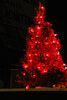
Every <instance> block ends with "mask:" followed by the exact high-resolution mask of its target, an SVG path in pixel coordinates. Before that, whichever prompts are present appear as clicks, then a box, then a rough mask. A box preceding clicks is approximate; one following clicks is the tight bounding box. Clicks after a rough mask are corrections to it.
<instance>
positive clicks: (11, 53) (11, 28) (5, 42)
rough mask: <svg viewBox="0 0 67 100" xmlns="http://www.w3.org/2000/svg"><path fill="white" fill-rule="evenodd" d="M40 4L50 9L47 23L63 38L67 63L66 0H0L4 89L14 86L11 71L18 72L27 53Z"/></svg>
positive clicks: (0, 69) (0, 72)
mask: <svg viewBox="0 0 67 100" xmlns="http://www.w3.org/2000/svg"><path fill="white" fill-rule="evenodd" d="M39 1H41V2H42V4H43V5H44V6H45V7H46V12H45V13H46V20H47V21H49V22H51V23H52V24H53V29H54V31H55V32H56V33H57V34H58V38H60V43H61V50H60V53H61V55H62V57H63V61H64V62H65V63H67V37H66V36H67V15H66V13H67V6H66V0H63V1H61V0H0V80H1V81H2V82H3V83H4V85H3V86H2V87H4V88H7V87H10V86H9V82H10V69H18V68H19V66H20V58H21V57H23V56H24V54H25V52H24V51H23V49H25V48H26V41H25V37H26V36H27V28H28V27H29V26H30V25H31V24H33V18H34V16H35V9H34V8H36V7H37V6H38V2H39ZM0 87H1V86H0Z"/></svg>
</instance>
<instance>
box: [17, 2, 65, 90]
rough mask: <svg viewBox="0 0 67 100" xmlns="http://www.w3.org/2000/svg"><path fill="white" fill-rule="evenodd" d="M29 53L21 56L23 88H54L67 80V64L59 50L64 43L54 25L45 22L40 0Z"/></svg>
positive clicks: (31, 30)
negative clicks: (60, 40) (53, 27)
mask: <svg viewBox="0 0 67 100" xmlns="http://www.w3.org/2000/svg"><path fill="white" fill-rule="evenodd" d="M28 33H29V36H28V37H26V54H25V55H24V58H23V59H21V65H22V68H21V69H20V73H19V74H17V80H16V82H18V83H19V84H21V87H25V88H26V89H28V88H29V87H30V88H35V87H38V86H41V87H45V86H46V87H53V86H55V85H56V84H59V83H60V82H64V81H65V80H66V78H65V76H66V74H65V73H66V69H67V65H66V64H65V63H64V62H63V59H62V56H61V54H60V52H59V50H60V48H61V45H60V42H59V39H57V37H56V36H57V34H56V33H54V30H53V29H52V24H51V23H50V22H48V21H45V7H44V6H42V4H41V3H40V2H39V7H38V10H36V16H35V17H34V25H31V26H30V27H29V28H28Z"/></svg>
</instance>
